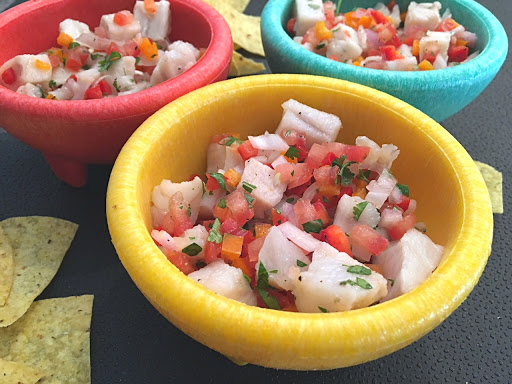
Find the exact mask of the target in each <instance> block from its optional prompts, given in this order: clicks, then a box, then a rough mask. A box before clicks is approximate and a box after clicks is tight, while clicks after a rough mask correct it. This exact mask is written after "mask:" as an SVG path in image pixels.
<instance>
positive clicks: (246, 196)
mask: <svg viewBox="0 0 512 384" xmlns="http://www.w3.org/2000/svg"><path fill="white" fill-rule="evenodd" d="M244 196H245V200H247V202H248V203H249V209H250V208H252V203H253V201H254V197H252V196H251V195H248V194H247V193H244Z"/></svg>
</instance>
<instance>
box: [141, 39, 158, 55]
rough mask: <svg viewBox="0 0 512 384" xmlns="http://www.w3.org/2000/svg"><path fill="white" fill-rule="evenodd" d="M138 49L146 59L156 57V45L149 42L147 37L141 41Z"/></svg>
mask: <svg viewBox="0 0 512 384" xmlns="http://www.w3.org/2000/svg"><path fill="white" fill-rule="evenodd" d="M139 48H140V50H141V52H142V54H143V55H144V56H145V57H146V59H154V58H157V57H158V47H157V46H156V43H154V42H151V41H150V40H149V39H148V38H147V37H144V38H143V39H142V40H141V42H140V44H139Z"/></svg>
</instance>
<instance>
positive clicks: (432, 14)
mask: <svg viewBox="0 0 512 384" xmlns="http://www.w3.org/2000/svg"><path fill="white" fill-rule="evenodd" d="M440 10H441V3H440V2H439V1H434V2H433V3H420V4H418V3H416V2H415V1H411V3H410V4H409V8H408V9H407V16H406V17H405V23H404V31H405V33H406V34H407V33H408V31H409V28H410V27H411V26H413V25H415V26H419V27H421V28H423V29H424V30H434V29H435V28H436V27H437V25H438V24H439V23H440V22H441V15H440V14H439V11H440Z"/></svg>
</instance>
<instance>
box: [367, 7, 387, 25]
mask: <svg viewBox="0 0 512 384" xmlns="http://www.w3.org/2000/svg"><path fill="white" fill-rule="evenodd" d="M370 13H371V15H372V17H373V18H374V20H375V22H376V23H377V24H387V23H389V20H388V18H387V17H386V16H384V14H382V13H381V12H379V11H376V10H375V9H372V10H371V12H370Z"/></svg>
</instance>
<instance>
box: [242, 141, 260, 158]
mask: <svg viewBox="0 0 512 384" xmlns="http://www.w3.org/2000/svg"><path fill="white" fill-rule="evenodd" d="M238 153H240V156H242V159H243V160H244V161H246V160H248V159H250V158H251V157H254V156H257V155H258V150H257V149H256V148H254V147H253V146H252V144H251V142H250V141H249V140H245V141H244V142H243V143H242V144H240V146H239V147H238Z"/></svg>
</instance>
